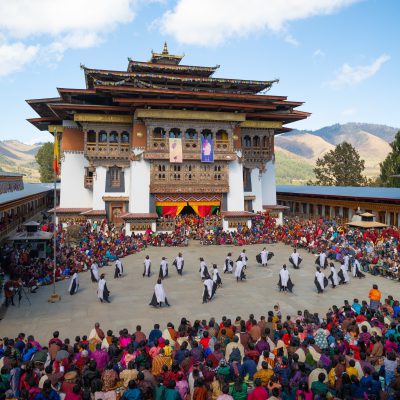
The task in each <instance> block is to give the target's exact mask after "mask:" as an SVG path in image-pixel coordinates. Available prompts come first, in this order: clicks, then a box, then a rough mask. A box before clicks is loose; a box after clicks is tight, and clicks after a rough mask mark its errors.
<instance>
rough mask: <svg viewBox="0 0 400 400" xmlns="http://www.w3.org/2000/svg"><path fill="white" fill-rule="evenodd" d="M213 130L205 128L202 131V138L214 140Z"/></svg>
mask: <svg viewBox="0 0 400 400" xmlns="http://www.w3.org/2000/svg"><path fill="white" fill-rule="evenodd" d="M212 136H213V134H212V132H211V131H210V130H209V129H203V130H202V131H201V138H202V139H207V140H212Z"/></svg>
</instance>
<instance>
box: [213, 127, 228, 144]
mask: <svg viewBox="0 0 400 400" xmlns="http://www.w3.org/2000/svg"><path fill="white" fill-rule="evenodd" d="M215 138H216V140H220V141H222V142H227V141H228V132H227V131H226V130H224V129H220V130H219V131H217V133H216V135H215Z"/></svg>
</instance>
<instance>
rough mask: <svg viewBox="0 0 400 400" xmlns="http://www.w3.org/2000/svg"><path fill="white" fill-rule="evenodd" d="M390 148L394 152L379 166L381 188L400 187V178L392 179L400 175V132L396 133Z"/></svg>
mask: <svg viewBox="0 0 400 400" xmlns="http://www.w3.org/2000/svg"><path fill="white" fill-rule="evenodd" d="M390 147H391V148H392V151H391V152H390V153H389V154H388V155H387V156H386V158H385V159H384V160H383V161H382V162H381V163H380V164H379V167H380V169H381V173H380V176H379V184H380V186H388V187H400V178H393V177H392V175H399V174H400V131H398V132H397V133H396V136H395V137H394V140H393V142H392V143H391V144H390Z"/></svg>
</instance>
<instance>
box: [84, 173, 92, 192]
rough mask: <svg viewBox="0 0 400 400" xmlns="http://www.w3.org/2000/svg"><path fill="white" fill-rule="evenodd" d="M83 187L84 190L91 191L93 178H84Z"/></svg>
mask: <svg viewBox="0 0 400 400" xmlns="http://www.w3.org/2000/svg"><path fill="white" fill-rule="evenodd" d="M84 187H85V189H93V176H85V181H84Z"/></svg>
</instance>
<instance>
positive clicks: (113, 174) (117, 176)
mask: <svg viewBox="0 0 400 400" xmlns="http://www.w3.org/2000/svg"><path fill="white" fill-rule="evenodd" d="M109 173H110V180H111V186H112V187H119V186H120V182H121V168H119V167H111V168H110V169H109Z"/></svg>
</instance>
